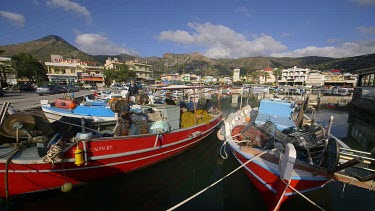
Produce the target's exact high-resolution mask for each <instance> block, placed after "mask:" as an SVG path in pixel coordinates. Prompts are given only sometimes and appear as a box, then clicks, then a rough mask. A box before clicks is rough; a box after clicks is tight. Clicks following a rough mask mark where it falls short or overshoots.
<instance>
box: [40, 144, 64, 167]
mask: <svg viewBox="0 0 375 211" xmlns="http://www.w3.org/2000/svg"><path fill="white" fill-rule="evenodd" d="M61 152H62V148H61V147H60V146H58V145H52V146H51V149H49V150H48V152H47V155H45V156H44V157H43V161H44V162H46V163H52V168H54V165H55V162H61V158H60V157H58V156H59V155H60V153H61Z"/></svg>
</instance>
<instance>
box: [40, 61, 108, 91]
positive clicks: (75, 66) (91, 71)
mask: <svg viewBox="0 0 375 211" xmlns="http://www.w3.org/2000/svg"><path fill="white" fill-rule="evenodd" d="M44 64H45V65H46V67H47V77H48V80H49V81H50V82H56V83H58V84H71V83H76V82H82V83H88V84H92V85H94V84H95V85H96V86H98V87H102V86H103V85H104V76H103V74H102V70H103V69H104V67H103V66H97V65H96V63H95V62H91V61H81V60H79V59H71V58H64V57H63V56H62V55H55V54H51V61H50V62H45V63H44ZM90 65H91V66H90Z"/></svg>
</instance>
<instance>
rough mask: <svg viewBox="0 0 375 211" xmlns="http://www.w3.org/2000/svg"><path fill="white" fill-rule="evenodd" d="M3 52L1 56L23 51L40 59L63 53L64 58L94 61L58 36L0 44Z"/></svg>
mask: <svg viewBox="0 0 375 211" xmlns="http://www.w3.org/2000/svg"><path fill="white" fill-rule="evenodd" d="M0 50H4V51H5V52H4V53H3V54H2V56H10V57H11V56H13V55H15V54H17V53H20V52H24V53H28V54H31V55H33V56H34V57H35V58H37V59H39V60H41V61H50V60H51V54H59V55H63V56H64V57H65V58H79V59H81V60H84V61H96V59H95V58H94V57H93V56H91V55H89V54H87V53H84V52H82V51H80V50H78V49H77V48H76V47H74V46H72V45H70V44H69V43H68V42H66V41H65V40H64V39H62V38H61V37H59V36H55V35H49V36H46V37H43V38H41V39H38V40H33V41H30V42H25V43H19V44H13V45H4V46H0Z"/></svg>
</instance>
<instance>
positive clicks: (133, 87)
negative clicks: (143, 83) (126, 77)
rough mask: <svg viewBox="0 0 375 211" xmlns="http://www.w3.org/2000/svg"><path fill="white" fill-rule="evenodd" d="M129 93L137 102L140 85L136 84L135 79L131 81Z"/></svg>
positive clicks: (132, 99) (131, 98)
mask: <svg viewBox="0 0 375 211" xmlns="http://www.w3.org/2000/svg"><path fill="white" fill-rule="evenodd" d="M128 93H129V96H130V100H131V101H133V102H135V95H137V94H138V86H137V85H136V84H135V82H134V80H131V81H130V85H129V90H128Z"/></svg>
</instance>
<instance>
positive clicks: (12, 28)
mask: <svg viewBox="0 0 375 211" xmlns="http://www.w3.org/2000/svg"><path fill="white" fill-rule="evenodd" d="M47 35H57V36H60V37H62V38H63V39H65V40H66V41H67V42H69V43H70V44H72V45H74V46H75V47H77V48H78V49H80V50H82V51H84V52H86V53H89V54H92V55H103V54H104V55H117V54H121V53H126V54H130V55H137V56H141V57H149V56H157V57H162V55H163V54H165V53H177V54H189V53H194V52H200V53H202V54H203V55H205V56H207V57H209V58H215V59H217V58H242V57H255V56H273V57H303V56H325V57H334V58H341V57H351V56H358V55H364V54H371V53H375V0H109V1H105V0H0V45H10V44H18V43H22V42H28V41H32V40H36V39H40V38H42V37H44V36H47Z"/></svg>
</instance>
